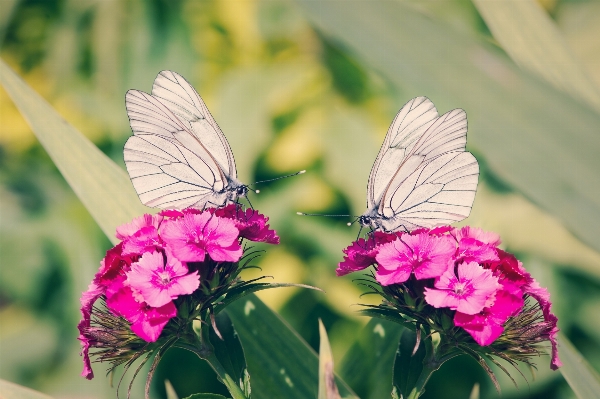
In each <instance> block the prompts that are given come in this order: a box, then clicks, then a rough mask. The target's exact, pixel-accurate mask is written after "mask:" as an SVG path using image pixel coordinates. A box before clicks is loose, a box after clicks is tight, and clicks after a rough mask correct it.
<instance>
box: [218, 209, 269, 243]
mask: <svg viewBox="0 0 600 399" xmlns="http://www.w3.org/2000/svg"><path fill="white" fill-rule="evenodd" d="M214 214H215V215H216V216H219V217H223V218H227V219H231V220H233V222H234V223H235V226H236V227H237V228H238V230H239V231H240V237H242V238H245V239H247V240H250V241H257V242H266V243H269V244H279V237H278V236H277V234H276V233H275V230H270V229H269V225H268V224H267V222H268V220H269V218H268V217H266V216H265V215H262V214H260V213H258V212H257V211H255V210H254V209H246V210H243V209H242V208H241V207H240V206H239V205H237V204H230V205H227V206H226V207H224V208H218V209H216V210H214Z"/></svg>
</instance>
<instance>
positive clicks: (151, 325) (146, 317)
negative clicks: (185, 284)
mask: <svg viewBox="0 0 600 399" xmlns="http://www.w3.org/2000/svg"><path fill="white" fill-rule="evenodd" d="M176 315H177V308H176V307H175V304H174V303H173V302H169V303H167V304H166V305H164V306H161V307H160V308H150V309H148V310H146V311H144V312H142V313H141V314H139V315H138V317H136V318H135V319H134V320H133V321H132V324H131V331H133V332H134V333H135V334H137V336H139V337H140V338H142V339H143V340H144V341H147V342H155V341H156V340H157V339H158V338H159V337H160V334H161V333H162V330H163V328H164V327H165V326H166V325H167V323H168V322H169V320H170V319H171V318H173V317H175V316H176Z"/></svg>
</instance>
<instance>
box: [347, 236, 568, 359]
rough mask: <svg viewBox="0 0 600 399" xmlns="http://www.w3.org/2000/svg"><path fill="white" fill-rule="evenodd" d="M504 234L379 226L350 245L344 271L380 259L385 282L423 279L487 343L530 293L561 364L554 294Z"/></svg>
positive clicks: (428, 298) (431, 298)
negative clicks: (504, 242) (505, 243)
mask: <svg viewBox="0 0 600 399" xmlns="http://www.w3.org/2000/svg"><path fill="white" fill-rule="evenodd" d="M499 244H500V237H499V236H498V235H497V234H495V233H491V232H484V231H483V230H481V229H478V228H473V227H469V226H466V227H463V228H452V227H449V226H445V227H438V228H435V229H432V230H427V229H419V230H415V231H413V232H411V233H394V234H386V233H382V232H374V233H373V234H371V235H370V236H369V237H368V238H367V239H362V238H361V239H359V240H357V241H355V242H353V243H352V245H350V246H349V247H347V248H346V249H345V250H344V253H345V256H344V261H343V262H340V264H339V266H338V269H337V270H336V272H337V274H338V276H342V275H345V274H348V273H351V272H354V271H358V270H362V269H365V268H367V267H368V266H370V265H375V267H376V272H375V279H376V280H377V282H378V283H379V284H381V285H382V286H389V285H392V284H402V283H408V282H410V281H415V280H423V281H422V284H424V285H425V288H424V290H423V296H424V299H425V302H426V303H427V304H429V305H431V306H432V307H434V308H438V309H442V308H448V309H450V310H451V311H454V319H453V320H454V325H455V326H457V327H462V328H463V329H464V330H465V331H467V332H468V333H469V334H470V335H471V336H472V337H473V339H474V340H475V341H476V342H477V343H478V344H479V345H481V346H487V345H490V344H492V343H493V342H494V341H495V340H496V339H497V338H498V337H500V335H501V334H502V332H503V331H504V325H505V323H506V322H507V321H508V320H509V318H511V317H514V316H516V315H518V314H519V313H521V312H522V311H523V308H524V305H525V299H526V298H527V297H528V296H529V297H532V298H534V299H535V300H537V301H538V303H539V304H540V307H541V309H542V312H543V316H544V322H545V323H546V324H547V325H548V326H550V327H551V328H550V329H549V331H550V332H549V333H548V337H547V339H548V340H549V341H550V342H551V344H552V361H551V368H552V369H557V368H558V367H560V366H561V362H560V359H559V358H558V351H557V344H556V334H557V332H558V327H557V318H556V316H555V315H554V314H552V313H551V302H550V295H549V293H548V291H547V290H546V289H545V288H542V287H540V286H539V284H538V283H537V281H535V279H534V278H533V277H532V276H531V275H530V274H529V273H528V272H527V271H526V270H525V268H524V267H523V265H522V263H521V262H520V261H518V260H517V259H516V258H515V257H514V256H513V255H512V254H509V253H507V252H505V251H503V250H501V249H499V248H498V245H499Z"/></svg>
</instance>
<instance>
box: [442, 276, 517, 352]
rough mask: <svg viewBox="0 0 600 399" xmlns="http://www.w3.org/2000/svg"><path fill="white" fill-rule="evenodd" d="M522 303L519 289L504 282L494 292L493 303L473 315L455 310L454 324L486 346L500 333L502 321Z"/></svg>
mask: <svg viewBox="0 0 600 399" xmlns="http://www.w3.org/2000/svg"><path fill="white" fill-rule="evenodd" d="M523 304H524V301H523V292H522V291H521V289H520V288H519V287H517V286H516V285H514V284H511V283H506V284H504V285H503V286H502V289H501V290H499V291H497V292H496V295H495V298H494V303H493V305H491V306H490V307H486V308H484V309H483V310H482V311H481V312H479V313H477V314H474V315H469V314H465V313H461V312H456V314H455V315H454V325H456V326H458V327H462V328H464V329H465V331H467V332H468V333H469V334H470V335H471V336H472V337H473V339H474V340H475V342H477V343H478V344H479V345H481V346H487V345H490V344H491V343H492V342H494V341H495V340H496V339H497V338H498V337H499V336H500V335H501V334H502V332H503V331H504V326H503V325H504V323H505V322H506V321H507V320H508V318H509V317H511V316H514V315H516V314H517V313H519V312H520V311H521V310H522V309H523Z"/></svg>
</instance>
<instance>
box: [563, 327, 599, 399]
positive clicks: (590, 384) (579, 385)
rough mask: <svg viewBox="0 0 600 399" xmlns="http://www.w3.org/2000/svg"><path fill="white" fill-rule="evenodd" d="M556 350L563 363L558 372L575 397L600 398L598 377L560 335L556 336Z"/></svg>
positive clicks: (581, 398) (565, 338)
mask: <svg viewBox="0 0 600 399" xmlns="http://www.w3.org/2000/svg"><path fill="white" fill-rule="evenodd" d="M558 348H559V354H560V359H561V360H562V362H563V366H562V367H561V368H559V370H560V372H561V373H562V375H563V377H565V380H567V382H568V383H569V385H570V386H571V388H572V389H573V391H574V392H575V394H576V395H577V397H578V398H579V399H588V398H590V399H593V398H600V376H599V375H598V373H597V372H596V371H595V370H594V369H593V368H592V367H591V366H590V364H589V363H588V362H587V361H586V360H585V359H584V358H583V356H581V354H580V353H579V352H578V351H577V349H575V347H574V346H573V344H572V343H571V342H570V341H569V340H568V339H567V337H565V336H564V334H561V333H559V335H558Z"/></svg>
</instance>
